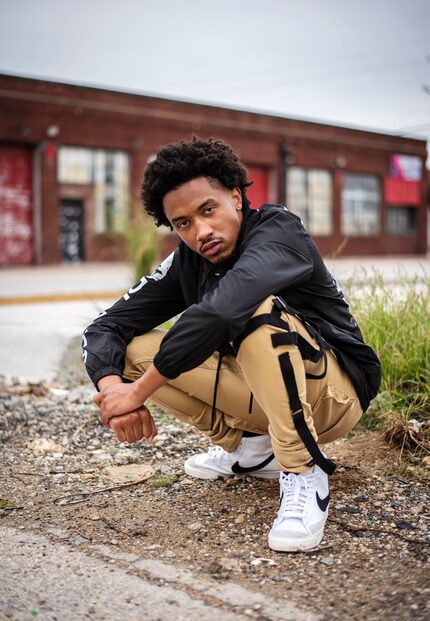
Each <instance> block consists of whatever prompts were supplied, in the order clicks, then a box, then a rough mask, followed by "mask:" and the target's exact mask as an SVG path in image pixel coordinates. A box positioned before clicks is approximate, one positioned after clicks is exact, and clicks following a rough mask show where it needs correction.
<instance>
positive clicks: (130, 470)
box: [106, 464, 154, 483]
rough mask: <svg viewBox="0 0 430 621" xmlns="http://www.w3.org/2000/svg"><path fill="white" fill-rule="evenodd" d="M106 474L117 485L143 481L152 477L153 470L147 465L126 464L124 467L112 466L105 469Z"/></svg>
mask: <svg viewBox="0 0 430 621" xmlns="http://www.w3.org/2000/svg"><path fill="white" fill-rule="evenodd" d="M106 473H107V474H108V475H109V478H111V479H112V480H113V481H116V482H118V483H132V482H133V481H145V480H146V479H149V478H150V477H152V476H153V475H154V468H153V467H152V466H150V465H149V464H128V465H126V466H112V467H111V468H106Z"/></svg>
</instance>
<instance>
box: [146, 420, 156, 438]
mask: <svg viewBox="0 0 430 621" xmlns="http://www.w3.org/2000/svg"><path fill="white" fill-rule="evenodd" d="M151 418H152V417H151ZM157 433H158V429H157V426H156V424H155V423H154V419H152V433H151V435H150V436H149V438H146V440H147V442H148V444H152V442H153V440H154V438H155V436H156V435H157Z"/></svg>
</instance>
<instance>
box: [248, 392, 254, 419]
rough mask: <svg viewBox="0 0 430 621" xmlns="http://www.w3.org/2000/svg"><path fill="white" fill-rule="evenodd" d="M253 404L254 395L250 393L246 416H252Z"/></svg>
mask: <svg viewBox="0 0 430 621" xmlns="http://www.w3.org/2000/svg"><path fill="white" fill-rule="evenodd" d="M253 403H254V395H253V394H252V392H250V393H249V407H248V414H252V405H253Z"/></svg>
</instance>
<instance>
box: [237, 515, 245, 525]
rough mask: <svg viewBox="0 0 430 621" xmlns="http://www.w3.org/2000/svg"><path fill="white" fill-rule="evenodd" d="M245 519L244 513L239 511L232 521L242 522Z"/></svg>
mask: <svg viewBox="0 0 430 621" xmlns="http://www.w3.org/2000/svg"><path fill="white" fill-rule="evenodd" d="M245 520H246V515H245V514H244V513H240V514H239V515H238V516H237V518H236V519H235V521H234V522H235V524H243V523H244V521H245Z"/></svg>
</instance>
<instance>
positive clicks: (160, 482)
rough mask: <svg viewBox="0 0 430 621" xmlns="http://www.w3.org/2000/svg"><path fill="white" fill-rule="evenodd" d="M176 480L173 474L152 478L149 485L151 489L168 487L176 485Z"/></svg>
mask: <svg viewBox="0 0 430 621" xmlns="http://www.w3.org/2000/svg"><path fill="white" fill-rule="evenodd" d="M177 480H178V477H177V476H176V475H175V474H166V475H164V476H162V477H153V478H152V479H151V481H150V483H151V487H153V488H159V487H170V486H171V485H173V484H174V483H176V481H177Z"/></svg>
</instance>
